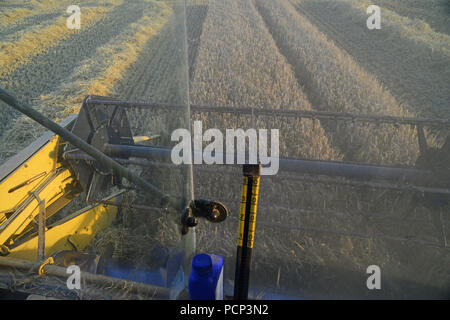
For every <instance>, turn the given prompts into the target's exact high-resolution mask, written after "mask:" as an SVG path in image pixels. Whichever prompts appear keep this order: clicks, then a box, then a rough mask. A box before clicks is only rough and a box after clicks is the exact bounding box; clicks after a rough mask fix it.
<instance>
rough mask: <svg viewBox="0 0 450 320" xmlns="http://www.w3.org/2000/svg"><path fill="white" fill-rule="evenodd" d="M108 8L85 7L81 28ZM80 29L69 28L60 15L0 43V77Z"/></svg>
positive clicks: (95, 20)
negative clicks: (19, 35)
mask: <svg viewBox="0 0 450 320" xmlns="http://www.w3.org/2000/svg"><path fill="white" fill-rule="evenodd" d="M107 11H108V10H107V9H105V8H86V9H84V10H83V28H86V27H89V26H90V25H92V24H94V23H96V22H97V21H98V20H100V19H101V18H102V17H103V16H104V14H105V13H106V12H107ZM76 32H80V30H76V29H75V30H69V29H68V28H67V26H66V18H65V17H61V18H60V19H58V20H57V21H56V22H55V23H54V24H53V25H51V26H48V27H45V28H43V29H37V30H33V31H30V32H27V33H26V34H24V35H23V36H22V37H21V38H20V39H19V40H17V41H16V42H13V43H0V48H1V51H0V77H4V76H6V75H7V74H9V73H11V72H12V71H14V70H15V69H16V68H17V67H18V66H20V65H22V64H25V63H27V62H28V61H29V60H30V58H31V57H33V56H36V55H38V54H41V53H43V52H45V51H46V50H48V48H50V47H52V46H54V45H56V44H57V43H59V42H60V41H62V40H64V39H68V38H69V37H70V36H71V35H72V34H74V33H76Z"/></svg>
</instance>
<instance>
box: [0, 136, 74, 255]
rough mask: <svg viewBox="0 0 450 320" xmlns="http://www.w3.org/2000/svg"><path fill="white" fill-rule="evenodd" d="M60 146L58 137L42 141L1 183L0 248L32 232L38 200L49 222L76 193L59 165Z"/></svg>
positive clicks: (70, 174) (71, 178)
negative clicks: (42, 204) (40, 201)
mask: <svg viewBox="0 0 450 320" xmlns="http://www.w3.org/2000/svg"><path fill="white" fill-rule="evenodd" d="M63 146H64V142H63V141H62V140H61V139H60V138H59V137H58V136H57V135H51V136H49V138H48V139H41V140H40V141H39V142H38V143H37V144H36V145H35V148H34V149H33V150H31V151H30V154H28V155H27V154H25V155H23V156H22V158H21V160H22V162H21V163H17V166H16V167H13V168H12V170H11V172H10V173H8V174H7V175H6V176H4V177H3V179H2V180H0V198H1V199H2V202H1V203H0V245H7V246H11V245H12V244H13V243H14V241H15V240H17V239H18V238H20V236H21V235H23V234H24V233H25V232H27V231H29V230H30V229H31V228H30V223H32V222H33V220H34V219H35V217H36V216H37V214H38V213H39V203H38V201H37V198H40V199H42V200H43V201H45V206H46V209H47V208H48V209H49V210H46V211H47V217H46V218H49V217H50V216H51V215H53V214H54V213H56V212H58V211H59V210H60V209H61V208H63V207H64V206H65V205H66V204H67V203H69V202H70V200H71V199H73V197H75V196H76V195H77V193H79V191H80V190H79V186H78V185H77V180H76V177H75V175H74V174H73V172H72V171H71V170H70V169H69V168H65V167H63V163H62V162H61V161H60V154H61V150H62V147H63ZM2 168H3V166H2ZM75 191H78V192H75Z"/></svg>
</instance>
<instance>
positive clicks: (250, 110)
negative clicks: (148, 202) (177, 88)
mask: <svg viewBox="0 0 450 320" xmlns="http://www.w3.org/2000/svg"><path fill="white" fill-rule="evenodd" d="M89 103H91V104H103V105H115V106H121V107H125V108H136V107H137V108H142V109H183V108H185V106H183V105H174V104H168V103H159V102H143V101H136V102H131V101H115V100H111V99H105V100H102V99H101V98H92V99H89ZM190 108H191V112H196V113H204V112H216V113H234V114H248V115H252V114H253V115H254V116H284V117H293V118H306V119H316V120H330V119H338V120H342V121H350V122H352V121H360V122H372V123H392V124H403V125H429V126H444V127H450V119H448V118H445V119H443V118H411V117H396V116H386V115H374V114H355V113H349V112H329V111H311V110H280V109H267V108H263V107H229V106H202V105H191V106H190Z"/></svg>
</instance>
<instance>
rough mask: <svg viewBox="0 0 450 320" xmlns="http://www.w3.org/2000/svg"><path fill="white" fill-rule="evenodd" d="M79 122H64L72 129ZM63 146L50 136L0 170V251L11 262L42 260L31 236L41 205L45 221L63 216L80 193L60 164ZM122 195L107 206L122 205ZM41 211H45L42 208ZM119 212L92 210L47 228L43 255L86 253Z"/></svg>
mask: <svg viewBox="0 0 450 320" xmlns="http://www.w3.org/2000/svg"><path fill="white" fill-rule="evenodd" d="M74 120H75V117H73V116H72V117H69V118H67V119H66V120H64V122H63V124H61V125H62V126H64V127H66V128H70V126H71V125H72V124H73V122H74ZM64 145H65V142H64V140H63V139H61V138H60V137H59V136H58V135H56V134H54V133H51V132H48V133H46V134H44V135H43V136H42V137H40V138H39V139H37V140H36V141H35V142H34V143H32V144H30V146H28V147H27V148H25V149H24V150H22V151H21V152H20V153H19V154H18V155H16V156H14V157H13V158H11V159H10V160H8V161H7V162H6V163H5V164H3V165H2V166H1V167H0V199H1V202H0V246H2V248H4V249H5V250H3V253H4V254H5V253H8V257H12V258H20V259H24V260H28V261H37V259H38V236H37V233H36V232H34V233H33V229H34V228H35V227H36V224H37V223H36V218H37V215H38V214H39V209H40V208H39V202H40V201H41V205H42V204H45V210H44V211H45V213H46V217H45V218H46V219H48V218H50V217H51V216H52V215H54V214H56V213H57V212H59V211H60V210H61V209H62V208H64V207H65V206H66V205H67V204H68V203H69V202H70V201H71V200H72V199H73V198H75V197H77V196H78V195H79V194H80V193H81V187H80V185H79V183H78V181H77V176H76V174H75V173H74V172H73V170H72V168H71V167H70V166H69V165H68V164H67V163H66V162H64V161H63V160H62V156H61V155H62V151H63V148H64ZM123 192H124V191H119V192H117V193H115V194H113V195H111V196H109V197H107V198H106V199H104V200H105V201H113V202H119V201H120V198H121V196H122V193H123ZM41 209H42V208H41ZM117 210H118V207H117V206H113V205H105V204H100V205H95V206H94V205H93V206H88V207H86V208H84V209H81V210H79V211H77V212H75V213H73V214H71V215H69V216H67V217H65V218H63V219H61V220H59V221H57V222H55V223H54V224H52V225H49V226H47V227H46V228H45V256H46V257H49V256H51V255H53V254H54V253H56V252H58V251H60V250H77V251H82V250H83V249H84V248H86V246H88V245H89V244H90V243H91V241H92V240H93V238H94V237H95V236H96V235H97V234H98V232H100V231H101V230H103V229H105V228H107V227H108V226H109V225H110V224H111V222H112V221H113V220H114V219H115V217H116V214H117Z"/></svg>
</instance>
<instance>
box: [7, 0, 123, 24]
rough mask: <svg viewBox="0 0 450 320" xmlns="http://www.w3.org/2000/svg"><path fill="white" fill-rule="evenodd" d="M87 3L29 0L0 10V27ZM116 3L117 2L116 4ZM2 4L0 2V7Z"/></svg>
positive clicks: (111, 0)
mask: <svg viewBox="0 0 450 320" xmlns="http://www.w3.org/2000/svg"><path fill="white" fill-rule="evenodd" d="M118 1H121V0H102V1H96V3H95V5H96V6H102V5H110V4H115V3H117V2H118ZM84 2H86V3H89V2H90V1H86V0H84V1H83V0H82V1H77V2H76V3H74V1H72V0H43V1H36V0H35V1H31V3H30V4H29V5H24V6H23V7H22V8H13V9H9V10H2V12H0V27H9V26H11V25H18V24H21V23H23V22H24V21H25V20H27V19H29V18H31V17H35V16H39V15H45V14H49V13H53V12H59V13H60V14H61V15H63V14H65V12H66V9H67V7H68V6H70V5H72V4H75V5H81V6H82V5H83V3H84ZM116 5H117V4H116ZM1 7H2V4H1V3H0V8H1Z"/></svg>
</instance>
